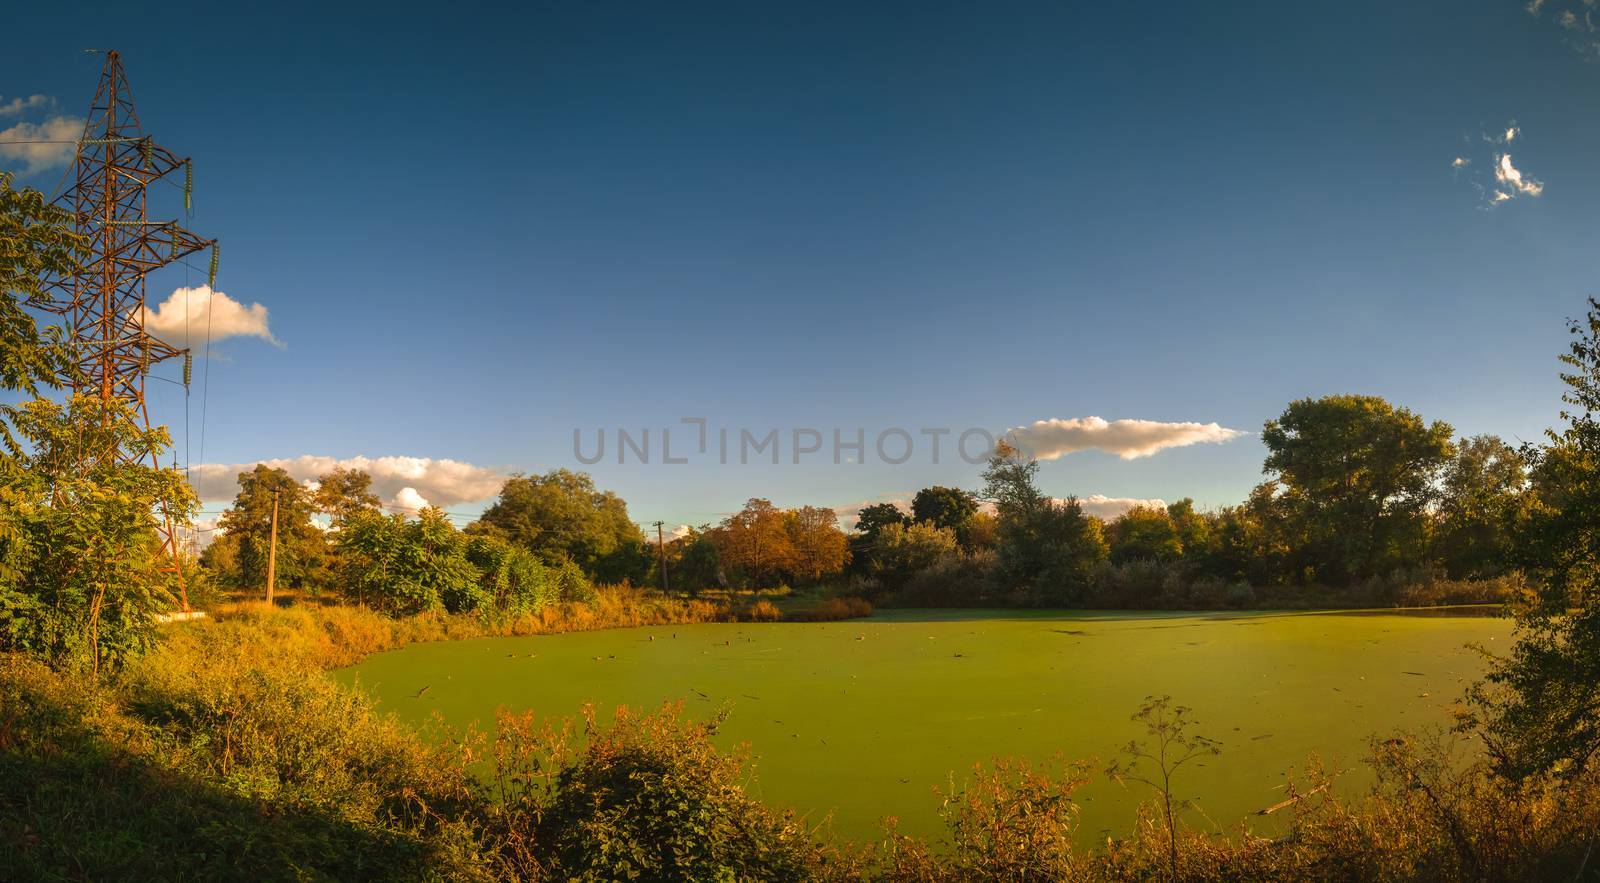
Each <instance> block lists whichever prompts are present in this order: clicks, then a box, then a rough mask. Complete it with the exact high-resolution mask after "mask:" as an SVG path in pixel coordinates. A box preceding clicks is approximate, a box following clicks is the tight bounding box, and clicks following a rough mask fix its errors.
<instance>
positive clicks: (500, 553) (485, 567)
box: [467, 534, 560, 616]
mask: <svg viewBox="0 0 1600 883" xmlns="http://www.w3.org/2000/svg"><path fill="white" fill-rule="evenodd" d="M467 561H468V562H470V563H471V564H472V566H473V567H476V568H477V569H478V572H479V574H480V577H479V580H480V585H481V586H482V589H483V594H484V595H485V596H486V598H487V601H488V607H489V608H490V609H492V610H493V611H494V612H496V613H499V614H503V615H506V616H519V615H521V614H524V613H531V612H535V611H537V610H539V609H540V608H542V607H544V606H545V605H546V604H550V603H552V602H555V601H559V600H560V590H559V586H558V585H557V582H556V578H555V576H554V575H553V574H551V572H550V569H549V568H547V567H545V566H544V564H543V563H542V562H540V561H539V559H538V558H537V557H535V556H534V555H533V553H532V552H529V551H528V550H526V549H524V548H522V547H521V546H517V545H513V544H512V543H509V542H507V541H505V540H503V539H501V538H499V537H497V536H493V535H490V534H479V535H476V536H473V537H472V538H471V539H469V540H468V541H467Z"/></svg>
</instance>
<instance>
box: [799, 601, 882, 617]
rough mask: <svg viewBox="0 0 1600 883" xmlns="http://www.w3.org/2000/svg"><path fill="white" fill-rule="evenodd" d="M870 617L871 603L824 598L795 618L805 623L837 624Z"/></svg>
mask: <svg viewBox="0 0 1600 883" xmlns="http://www.w3.org/2000/svg"><path fill="white" fill-rule="evenodd" d="M871 615H872V602H870V601H868V600H867V599H865V598H853V597H836V598H826V599H824V600H823V601H822V603H820V604H818V605H817V606H816V607H813V608H811V609H810V610H808V611H806V612H805V613H804V614H802V615H800V616H798V617H796V619H800V620H803V621H806V622H838V621H840V620H845V619H857V618H859V617H863V616H871Z"/></svg>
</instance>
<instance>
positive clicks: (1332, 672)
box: [335, 610, 1510, 839]
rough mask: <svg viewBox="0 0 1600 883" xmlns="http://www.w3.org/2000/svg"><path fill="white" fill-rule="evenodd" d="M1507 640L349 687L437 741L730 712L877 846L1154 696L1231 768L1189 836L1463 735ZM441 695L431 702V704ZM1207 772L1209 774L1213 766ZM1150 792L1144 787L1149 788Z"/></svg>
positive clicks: (1192, 794)
mask: <svg viewBox="0 0 1600 883" xmlns="http://www.w3.org/2000/svg"><path fill="white" fill-rule="evenodd" d="M1509 635H1510V626H1509V624H1508V623H1506V622H1505V621H1503V620H1499V619H1494V618H1488V617H1484V616H1481V615H1479V616H1474V615H1466V614H1465V613H1459V614H1449V613H1448V612H1447V613H1446V614H1445V615H1440V614H1439V613H1438V612H1433V613H1431V614H1430V615H1415V614H1405V613H1398V612H1339V613H1299V612H1296V613H1279V612H1274V613H1226V614H1189V613H1183V614H1174V613H1080V612H1064V611H1063V612H1050V611H1045V612H1028V613H1018V612H1015V611H918V610H897V611H890V612H885V613H880V614H879V615H876V616H874V617H872V618H870V619H861V620H852V621H848V622H837V623H772V624H705V625H687V626H684V625H680V626H659V627H651V628H638V629H623V630H613V631H600V632H582V633H575V634H566V635H548V636H535V637H524V638H485V639H477V640H469V641H454V642H443V643H430V644H416V645H412V646H410V647H406V648H405V649H402V650H397V651H393V652H389V653H381V654H377V655H374V656H372V657H370V658H368V659H366V660H365V661H363V662H362V663H361V664H360V665H357V666H354V667H352V668H349V669H345V670H342V671H339V672H337V673H335V677H336V678H338V679H339V680H340V681H341V682H343V683H346V684H358V685H359V686H360V687H361V688H362V689H365V690H366V691H368V692H369V693H370V694H371V695H373V696H374V697H375V698H376V699H377V701H378V703H379V705H380V707H381V708H383V709H386V710H389V711H392V712H394V713H396V714H397V715H399V716H400V717H401V718H402V719H404V720H407V721H410V722H413V723H415V724H418V725H429V724H431V722H433V721H435V720H436V718H442V720H443V721H444V723H446V724H447V725H449V726H450V727H453V728H463V727H465V726H467V725H468V724H471V723H474V722H476V723H477V724H479V725H480V726H481V727H483V728H492V726H493V720H494V714H495V711H496V709H497V708H501V707H504V708H507V709H510V710H522V709H532V710H533V711H534V712H535V713H537V714H539V715H541V716H549V717H557V716H563V717H564V716H574V715H576V714H577V712H578V710H579V709H580V708H581V707H582V706H583V705H584V703H587V702H593V703H595V704H596V705H597V706H599V707H600V708H602V709H607V708H609V707H611V706H614V705H617V704H625V705H629V706H632V707H636V708H639V707H654V706H656V705H658V704H659V703H661V702H663V701H665V700H675V699H684V700H686V702H687V704H686V707H687V708H688V709H689V711H690V712H691V713H697V714H710V713H712V712H714V711H715V710H717V709H719V708H728V709H730V711H731V714H730V716H729V718H728V720H727V723H726V724H725V725H724V727H723V729H722V735H721V737H720V738H722V739H724V740H725V741H726V742H727V743H728V744H733V743H737V742H744V743H748V744H749V746H750V748H751V751H752V754H753V756H754V758H755V761H756V775H757V779H756V781H755V782H754V783H753V785H752V791H753V792H754V793H755V794H756V795H757V796H760V797H761V798H763V799H764V800H766V801H768V802H770V803H774V804H777V805H783V806H792V807H796V808H798V809H799V810H801V811H802V812H803V813H805V814H806V815H807V817H808V818H809V819H810V820H811V821H812V822H813V823H815V822H819V821H822V820H823V819H825V818H828V817H829V816H830V814H831V819H832V827H833V830H834V831H835V832H836V833H837V834H839V835H841V836H844V837H847V838H852V839H864V838H868V837H871V836H873V835H874V834H875V833H877V831H878V830H879V827H878V824H879V820H880V819H882V818H883V817H884V816H887V815H893V816H896V817H898V818H899V819H900V823H901V828H902V830H905V831H907V832H909V833H920V834H930V833H935V832H936V831H937V830H938V829H939V823H938V819H937V816H936V813H937V809H938V799H937V798H936V797H935V796H934V795H933V793H932V788H933V786H935V785H943V784H945V783H947V782H948V781H949V780H950V776H951V774H954V775H955V776H956V778H957V781H959V780H960V778H961V777H962V776H963V775H965V773H966V772H967V771H968V770H970V769H971V767H972V764H973V763H974V762H977V761H987V760H988V759H990V758H992V757H996V756H1008V755H1016V756H1027V757H1031V758H1035V759H1042V758H1046V757H1049V756H1051V755H1053V754H1056V753H1057V752H1060V753H1062V754H1063V755H1064V756H1065V757H1067V758H1081V759H1086V758H1097V759H1098V761H1099V764H1098V765H1101V766H1103V765H1104V763H1105V762H1107V761H1109V760H1111V759H1112V758H1113V757H1115V756H1116V754H1117V752H1118V751H1119V750H1120V748H1121V746H1123V745H1125V744H1126V743H1127V741H1128V740H1129V739H1131V738H1135V737H1140V736H1142V735H1143V733H1142V732H1141V729H1142V728H1141V727H1140V726H1139V725H1138V724H1135V723H1133V722H1132V721H1130V720H1129V716H1130V715H1131V714H1132V713H1133V712H1134V711H1135V710H1136V709H1137V708H1138V706H1139V705H1140V703H1141V701H1142V700H1143V698H1144V697H1145V696H1147V695H1152V694H1170V695H1171V696H1172V697H1173V698H1174V700H1175V701H1177V702H1179V703H1181V704H1184V705H1188V706H1190V707H1192V708H1193V709H1194V713H1195V717H1196V719H1197V720H1198V721H1199V722H1200V725H1199V727H1198V728H1197V730H1196V731H1197V732H1199V733H1201V734H1203V735H1209V736H1212V737H1213V738H1216V739H1218V740H1220V741H1221V742H1222V754H1221V755H1220V756H1218V757H1214V758H1206V759H1205V760H1204V761H1203V763H1204V766H1193V767H1190V768H1186V769H1185V770H1184V771H1183V772H1182V773H1181V774H1180V778H1179V779H1178V782H1177V788H1176V790H1177V792H1178V793H1179V796H1182V797H1188V798H1194V799H1195V800H1196V801H1197V810H1196V811H1194V812H1192V813H1191V818H1190V821H1191V822H1193V823H1196V824H1201V825H1207V826H1209V825H1211V824H1213V823H1214V824H1217V825H1222V826H1232V825H1233V824H1235V823H1237V822H1239V821H1240V820H1245V819H1248V820H1250V822H1251V824H1252V826H1253V827H1255V828H1257V829H1258V830H1270V827H1271V825H1272V824H1273V820H1272V819H1270V818H1261V817H1256V816H1254V814H1255V813H1256V812H1257V811H1259V810H1261V809H1264V808H1266V807H1268V806H1271V805H1273V804H1275V803H1277V802H1278V801H1280V800H1282V799H1283V796H1282V795H1283V791H1282V786H1283V783H1284V773H1285V772H1286V771H1287V770H1289V769H1290V768H1291V767H1298V766H1301V765H1303V764H1304V762H1305V760H1306V758H1307V756H1308V754H1310V753H1311V752H1317V753H1318V754H1320V755H1321V756H1322V757H1323V758H1324V759H1325V760H1328V761H1334V762H1337V763H1338V764H1339V765H1340V766H1342V767H1349V768H1352V772H1351V773H1350V774H1349V775H1348V776H1346V777H1345V778H1344V779H1342V782H1343V786H1342V787H1344V788H1345V789H1346V790H1348V791H1357V790H1359V789H1361V788H1364V787H1366V786H1367V785H1368V784H1369V783H1370V778H1369V777H1368V776H1367V775H1366V773H1365V770H1364V768H1363V767H1362V766H1361V764H1360V760H1361V758H1362V756H1363V755H1364V753H1365V747H1366V742H1367V739H1368V737H1369V736H1371V735H1373V734H1377V733H1385V732H1388V731H1391V730H1393V729H1394V728H1397V727H1418V726H1425V725H1434V724H1442V723H1445V722H1446V720H1447V718H1446V713H1445V710H1446V709H1447V707H1448V706H1449V705H1451V704H1452V703H1453V702H1454V701H1455V700H1457V699H1458V698H1459V697H1460V695H1461V693H1462V690H1463V688H1464V687H1465V686H1466V685H1467V684H1468V682H1470V681H1471V680H1472V679H1474V678H1475V677H1476V676H1477V675H1478V674H1479V673H1480V672H1481V670H1482V662H1481V659H1480V657H1479V656H1478V655H1477V654H1476V653H1475V652H1473V651H1472V650H1471V649H1469V648H1468V647H1467V646H1466V645H1467V644H1469V643H1474V642H1475V643H1480V644H1483V645H1484V646H1487V647H1489V648H1491V649H1494V648H1497V647H1504V646H1506V643H1507V641H1508V639H1509ZM424 688H426V689H424ZM1197 763H1198V762H1197ZM1139 787H1142V786H1132V785H1130V786H1129V788H1139ZM1079 796H1080V799H1081V800H1082V801H1083V817H1082V827H1081V831H1082V834H1083V836H1084V837H1086V838H1093V837H1098V836H1102V835H1103V834H1104V833H1121V832H1125V831H1126V830H1128V828H1129V826H1130V823H1131V821H1132V818H1133V807H1134V804H1135V802H1136V800H1138V799H1141V798H1143V797H1147V796H1148V793H1147V792H1141V791H1138V790H1129V789H1125V788H1123V787H1122V786H1120V785H1118V784H1115V783H1112V782H1108V781H1106V780H1105V779H1104V778H1103V777H1099V778H1097V780H1096V781H1095V782H1094V783H1093V784H1091V785H1090V786H1088V787H1087V788H1085V789H1084V790H1082V791H1080V792H1079Z"/></svg>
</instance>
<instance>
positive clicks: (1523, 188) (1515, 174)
mask: <svg viewBox="0 0 1600 883" xmlns="http://www.w3.org/2000/svg"><path fill="white" fill-rule="evenodd" d="M1494 179H1495V180H1496V181H1498V182H1499V183H1500V184H1501V185H1502V186H1503V187H1504V188H1506V189H1507V190H1509V191H1512V192H1511V193H1510V194H1509V195H1510V196H1516V195H1518V194H1526V195H1528V196H1538V195H1539V194H1541V193H1543V192H1544V184H1543V183H1541V182H1539V181H1536V180H1534V179H1533V178H1525V177H1523V174H1522V172H1520V171H1518V170H1517V167H1516V166H1514V165H1512V164H1511V154H1509V153H1501V154H1497V155H1496V156H1495V158H1494ZM1499 192H1503V191H1497V193H1499ZM1496 201H1497V202H1500V201H1503V200H1496Z"/></svg>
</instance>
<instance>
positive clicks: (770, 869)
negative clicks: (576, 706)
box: [492, 704, 822, 881]
mask: <svg viewBox="0 0 1600 883" xmlns="http://www.w3.org/2000/svg"><path fill="white" fill-rule="evenodd" d="M682 711H683V710H682V706H681V704H679V705H667V706H663V707H662V708H661V709H660V710H659V711H657V712H655V713H652V714H642V715H640V714H635V713H633V712H631V711H629V710H628V709H627V708H619V709H617V711H616V714H615V716H614V718H613V719H612V720H611V722H610V723H604V724H603V723H601V722H599V721H598V719H597V717H596V715H595V713H594V710H593V709H592V708H588V709H585V711H584V722H585V727H584V738H583V740H582V745H581V747H578V746H576V745H575V744H574V741H575V740H574V739H573V738H572V737H573V730H572V727H570V726H549V725H546V726H543V727H541V726H539V725H538V724H536V723H535V721H534V720H533V718H532V716H531V714H524V715H522V716H520V717H509V716H504V715H503V716H502V718H501V721H500V726H499V737H498V739H497V748H496V752H495V759H496V770H495V781H496V782H497V783H498V785H497V787H498V790H499V796H500V797H501V798H502V804H503V806H504V807H505V808H504V810H503V811H501V812H500V813H499V814H497V815H496V816H494V817H493V822H492V830H494V831H495V832H496V833H497V834H498V839H499V842H500V843H501V844H502V850H503V855H504V856H505V860H506V862H507V864H508V865H510V866H511V867H512V868H513V869H514V870H516V871H517V872H519V873H521V874H523V875H526V876H534V875H537V876H539V877H541V878H547V879H560V880H593V881H600V880H622V879H652V880H745V879H761V880H807V879H815V878H816V877H817V874H816V873H815V871H816V869H817V868H818V866H819V865H820V863H821V861H822V856H821V852H820V851H819V850H818V848H817V847H816V845H815V844H814V843H813V842H812V840H811V838H810V836H809V834H808V832H807V831H806V829H805V827H804V826H803V825H801V824H800V823H799V822H798V820H796V819H795V818H794V816H793V815H792V814H791V813H779V812H776V811H774V810H771V809H768V808H767V807H766V806H764V805H762V804H760V803H758V802H756V801H755V800H752V799H751V798H749V797H748V796H747V795H746V794H745V790H744V787H745V782H746V781H747V780H748V778H749V774H748V772H747V766H748V756H747V755H746V754H745V753H744V752H742V751H740V752H736V753H734V754H722V753H720V752H719V751H718V750H717V748H716V747H715V746H714V745H713V744H712V741H711V738H712V736H713V735H714V734H715V732H716V728H717V725H718V724H719V723H720V721H721V719H720V717H717V718H713V719H711V720H709V721H691V720H686V719H685V718H684V717H683V713H682Z"/></svg>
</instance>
